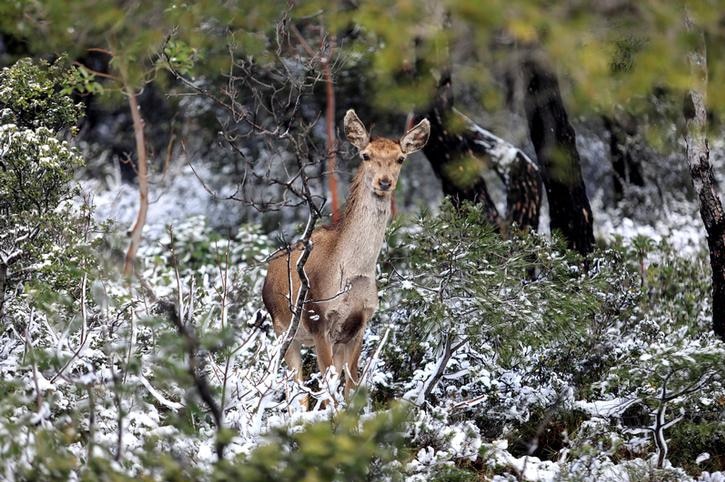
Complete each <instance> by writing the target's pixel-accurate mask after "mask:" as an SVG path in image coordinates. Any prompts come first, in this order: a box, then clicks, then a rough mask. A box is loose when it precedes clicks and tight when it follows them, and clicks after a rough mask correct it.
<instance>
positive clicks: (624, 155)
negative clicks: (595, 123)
mask: <svg viewBox="0 0 725 482" xmlns="http://www.w3.org/2000/svg"><path fill="white" fill-rule="evenodd" d="M602 120H603V121H604V128H605V129H606V130H607V131H608V132H609V156H610V159H611V161H612V168H613V169H614V176H613V182H614V199H615V202H617V203H618V202H620V201H621V200H622V199H624V190H625V187H626V186H627V185H633V186H639V187H642V186H644V179H643V177H642V167H641V166H640V163H639V162H637V161H636V160H635V159H634V157H633V156H632V149H631V148H630V144H631V143H630V142H629V138H630V137H633V136H635V135H636V134H637V127H636V124H635V123H634V120H633V119H626V120H625V121H623V122H622V121H620V120H618V119H616V118H614V117H609V116H602Z"/></svg>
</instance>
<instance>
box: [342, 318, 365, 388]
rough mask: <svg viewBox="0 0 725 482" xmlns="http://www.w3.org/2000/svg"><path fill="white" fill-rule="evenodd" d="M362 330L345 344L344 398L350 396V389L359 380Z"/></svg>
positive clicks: (355, 385)
mask: <svg viewBox="0 0 725 482" xmlns="http://www.w3.org/2000/svg"><path fill="white" fill-rule="evenodd" d="M363 331H364V330H360V332H359V333H358V334H357V335H355V337H354V338H353V339H352V340H350V341H349V342H348V343H347V344H346V345H345V362H346V363H347V370H348V373H347V374H346V375H345V390H344V391H343V395H344V396H345V400H348V399H349V397H350V391H351V390H352V389H354V388H355V387H357V384H358V381H359V380H360V374H359V373H358V362H359V361H360V352H361V351H362V345H363Z"/></svg>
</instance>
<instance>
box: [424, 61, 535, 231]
mask: <svg viewBox="0 0 725 482" xmlns="http://www.w3.org/2000/svg"><path fill="white" fill-rule="evenodd" d="M426 117H427V118H428V120H429V121H430V123H431V134H430V138H429V139H428V143H427V144H426V146H425V147H424V148H423V152H424V154H425V156H426V157H427V158H428V161H429V162H430V163H431V166H432V168H433V171H434V172H435V174H436V176H437V177H438V178H439V179H440V180H441V184H442V188H443V193H444V194H445V195H446V196H450V198H451V200H452V201H453V204H454V205H455V206H456V207H459V206H460V205H461V203H463V202H464V201H470V202H472V203H476V204H480V205H481V208H482V209H483V211H484V213H485V215H486V218H487V219H488V221H489V222H490V223H491V225H493V226H495V227H496V228H497V229H498V230H499V231H502V232H505V231H507V230H508V227H509V226H510V225H511V224H512V223H515V224H516V225H517V226H518V227H519V228H524V229H526V228H530V229H533V230H536V229H537V228H538V226H539V207H540V206H541V178H540V176H539V173H538V169H537V168H536V166H535V165H534V163H533V162H532V161H531V160H530V159H529V158H528V157H527V156H526V155H525V154H524V153H523V152H521V151H520V150H519V149H516V148H515V147H514V146H512V145H511V144H509V143H507V142H506V141H504V140H502V139H500V138H498V137H496V136H495V135H493V134H492V133H491V132H489V131H487V130H486V129H483V128H482V127H480V126H478V125H477V124H476V123H475V122H473V121H472V120H471V119H469V118H468V117H466V116H465V115H463V114H461V113H460V112H459V111H457V110H456V109H454V108H453V93H452V89H451V77H450V73H449V72H444V74H443V75H442V77H441V81H440V82H439V85H438V90H437V93H436V98H435V100H434V102H433V105H432V107H431V108H430V109H429V110H428V113H427V114H426ZM449 124H451V125H456V126H461V125H463V126H464V128H463V129H457V130H456V132H451V131H452V130H453V129H452V128H451V127H450V125H449ZM467 163H470V165H469V166H466V164H467ZM485 165H490V166H492V167H493V168H494V169H496V171H497V173H498V174H499V175H500V177H501V178H502V180H503V181H504V183H505V185H506V190H507V193H506V194H507V195H506V203H507V207H506V217H505V218H503V217H502V216H501V215H500V214H499V212H498V209H497V208H496V205H495V203H494V202H493V200H492V199H491V196H490V194H489V192H488V188H487V186H486V181H485V180H484V179H483V177H481V173H480V169H481V168H483V167H484V166H485Z"/></svg>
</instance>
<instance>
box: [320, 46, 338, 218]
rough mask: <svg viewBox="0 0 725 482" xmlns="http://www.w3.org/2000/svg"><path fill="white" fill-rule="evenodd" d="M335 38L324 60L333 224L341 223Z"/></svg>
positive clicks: (328, 175)
mask: <svg viewBox="0 0 725 482" xmlns="http://www.w3.org/2000/svg"><path fill="white" fill-rule="evenodd" d="M334 48H335V38H334V37H332V38H331V39H330V48H329V51H328V52H327V55H326V56H325V57H324V58H323V60H322V73H323V76H324V78H325V99H326V101H327V106H326V114H325V117H326V119H325V125H326V129H327V187H328V189H329V191H330V204H331V206H330V209H331V212H332V223H333V224H337V223H338V222H339V221H340V217H341V213H340V199H339V198H338V193H337V139H336V137H335V84H334V83H333V80H332V68H331V67H330V63H331V62H332V55H333V51H334Z"/></svg>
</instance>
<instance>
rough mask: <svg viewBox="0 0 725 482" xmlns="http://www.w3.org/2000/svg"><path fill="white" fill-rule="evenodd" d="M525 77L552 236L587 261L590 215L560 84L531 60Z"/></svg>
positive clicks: (528, 113) (528, 112) (591, 237)
mask: <svg viewBox="0 0 725 482" xmlns="http://www.w3.org/2000/svg"><path fill="white" fill-rule="evenodd" d="M523 73H524V79H525V86H526V92H525V96H524V105H525V108H526V117H527V120H528V123H529V133H530V136H531V141H532V142H533V144H534V149H535V150H536V157H537V158H538V162H539V168H540V169H541V177H542V179H543V181H544V186H545V187H546V195H547V198H548V200H549V216H550V218H551V221H550V223H551V224H550V225H551V231H552V232H554V231H559V232H560V233H561V234H562V235H563V236H564V238H565V239H566V242H567V245H568V246H569V247H570V248H571V249H575V250H577V251H578V252H580V253H581V254H583V255H586V254H588V253H590V252H591V251H592V249H593V245H594V232H593V228H592V209H591V207H590V206H589V198H587V193H586V189H585V187H584V180H583V179H582V173H581V165H580V159H579V152H578V151H577V148H576V134H575V133H574V129H573V128H572V126H571V124H570V123H569V117H568V116H567V113H566V109H565V108H564V103H563V101H562V99H561V94H560V93H559V82H558V81H557V79H556V76H555V75H554V74H553V73H551V72H549V71H548V70H546V69H545V68H544V67H543V66H542V65H541V64H540V63H538V62H536V61H535V60H532V59H529V60H526V61H525V62H524V63H523Z"/></svg>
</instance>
